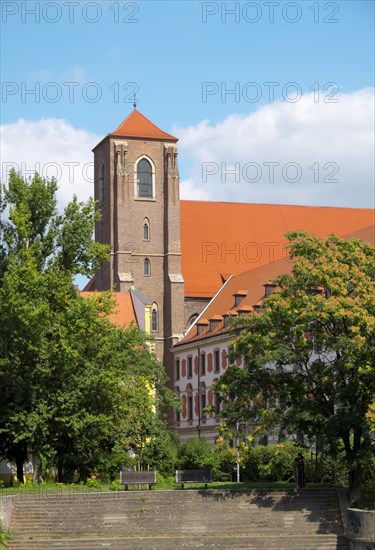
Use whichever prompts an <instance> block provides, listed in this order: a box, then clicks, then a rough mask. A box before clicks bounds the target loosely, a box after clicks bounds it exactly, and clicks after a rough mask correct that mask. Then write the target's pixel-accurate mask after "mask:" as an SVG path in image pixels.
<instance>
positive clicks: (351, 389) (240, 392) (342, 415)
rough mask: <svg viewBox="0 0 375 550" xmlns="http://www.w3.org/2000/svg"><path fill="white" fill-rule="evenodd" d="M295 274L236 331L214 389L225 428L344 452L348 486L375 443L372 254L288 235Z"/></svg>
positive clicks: (362, 246)
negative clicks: (221, 398) (245, 428)
mask: <svg viewBox="0 0 375 550" xmlns="http://www.w3.org/2000/svg"><path fill="white" fill-rule="evenodd" d="M288 238H289V240H290V245H289V250H290V255H291V258H292V260H293V263H291V273H289V274H285V275H281V276H280V277H278V279H277V280H276V283H277V290H276V292H274V293H273V294H271V295H270V296H269V297H268V298H266V299H265V300H264V304H263V305H264V308H263V312H262V313H261V314H254V315H251V316H250V317H249V318H248V319H244V318H241V319H238V320H237V321H235V322H234V323H233V328H234V333H235V336H236V338H235V340H234V343H233V348H232V354H231V355H232V356H231V359H232V360H233V362H234V359H235V358H236V357H240V356H242V357H243V358H244V364H245V367H244V368H239V367H236V366H235V365H234V364H232V365H231V366H230V367H229V368H228V369H227V371H226V373H225V374H224V376H222V377H221V379H220V381H219V383H218V384H217V391H218V392H221V393H222V394H224V395H225V396H226V408H225V411H224V413H223V415H225V416H226V417H227V420H228V422H229V424H232V425H235V424H236V422H238V421H243V422H244V423H245V422H248V423H249V425H253V426H256V429H257V430H258V432H259V433H261V432H262V431H263V433H264V432H266V433H267V432H268V431H272V430H274V429H275V428H276V427H278V428H281V429H282V430H283V431H284V433H289V434H296V433H302V434H304V435H305V436H306V437H307V439H308V440H313V441H318V442H319V444H320V445H321V446H322V445H329V446H330V454H331V455H332V456H335V455H336V454H337V453H338V451H339V448H340V445H341V446H343V448H344V450H345V460H346V462H347V465H348V468H349V471H350V485H351V487H354V486H356V485H357V486H358V483H359V481H360V479H361V478H364V476H365V475H366V474H365V472H366V460H365V457H368V456H369V454H371V452H372V453H373V443H372V442H371V438H370V437H369V433H370V431H371V429H372V424H371V419H372V413H371V411H372V405H373V402H374V389H375V369H374V364H373V358H374V342H375V324H374V315H375V291H374V285H375V267H374V266H375V251H374V249H373V248H372V247H371V246H369V245H368V244H366V243H364V242H362V241H359V240H355V239H354V240H341V239H339V238H337V237H335V236H330V238H329V239H328V240H324V239H319V238H316V237H314V236H312V235H308V234H306V233H301V232H295V233H291V234H289V235H288Z"/></svg>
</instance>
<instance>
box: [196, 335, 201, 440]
mask: <svg viewBox="0 0 375 550" xmlns="http://www.w3.org/2000/svg"><path fill="white" fill-rule="evenodd" d="M200 386H201V348H200V347H199V346H198V426H197V431H198V438H199V439H200V437H201V388H200Z"/></svg>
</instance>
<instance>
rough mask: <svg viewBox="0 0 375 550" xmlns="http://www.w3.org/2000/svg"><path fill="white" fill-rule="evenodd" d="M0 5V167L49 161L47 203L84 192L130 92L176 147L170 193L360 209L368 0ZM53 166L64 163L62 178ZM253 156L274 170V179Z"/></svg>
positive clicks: (369, 172) (370, 39) (369, 59)
mask: <svg viewBox="0 0 375 550" xmlns="http://www.w3.org/2000/svg"><path fill="white" fill-rule="evenodd" d="M76 4H78V6H77V5H76ZM1 10H2V11H1V17H2V38H1V46H2V53H1V78H2V99H1V124H2V132H1V133H2V141H1V156H2V160H3V162H5V163H7V164H6V165H7V166H8V165H9V164H11V163H13V164H14V165H15V166H17V167H20V168H21V171H22V164H24V168H25V170H26V171H27V172H28V173H30V172H31V171H32V170H33V168H34V167H39V166H42V169H41V171H42V172H43V166H47V165H49V164H51V163H55V164H56V165H59V166H60V167H62V168H63V170H62V174H58V178H59V184H60V201H61V204H65V203H66V202H67V201H68V200H69V198H70V197H71V195H72V193H73V192H75V193H77V194H78V195H79V196H80V197H82V198H86V197H87V196H88V195H90V194H92V181H91V180H90V178H87V177H85V176H84V177H83V176H82V175H83V174H85V170H86V165H87V163H89V162H90V161H91V160H92V155H91V149H92V147H93V146H94V145H95V144H96V143H97V142H98V141H99V140H100V139H101V138H102V137H103V136H104V135H105V134H107V133H108V132H109V131H112V130H113V129H115V128H116V127H117V126H118V125H119V124H120V122H121V121H122V120H123V119H124V118H125V117H126V116H127V115H128V113H129V112H130V111H131V109H132V102H131V100H130V98H129V95H130V94H131V92H132V91H134V90H137V97H138V99H139V109H140V110H141V111H142V112H143V113H144V114H145V115H146V116H148V117H149V118H150V119H151V120H152V121H153V122H155V123H156V124H157V125H158V126H160V127H161V128H162V129H164V130H166V131H169V132H172V133H174V134H175V135H177V136H178V137H179V138H180V141H179V149H180V171H181V193H182V197H183V198H191V199H206V200H218V199H219V200H237V201H238V200H241V201H254V202H273V203H275V202H276V203H277V202H279V203H293V204H320V205H325V204H326V205H335V206H356V207H368V206H371V205H372V204H373V199H374V194H373V189H374V188H373V176H374V174H373V146H374V143H373V118H372V117H373V86H374V69H373V67H374V31H373V21H374V3H373V2H372V1H367V0H354V1H351V0H344V1H340V0H336V1H324V0H320V1H313V0H302V1H299V2H289V1H285V0H279V1H274V2H272V1H271V2H270V1H268V2H267V1H264V2H263V1H252V2H251V1H250V2H246V1H245V0H242V1H241V2H239V1H237V2H233V1H228V2H223V1H220V2H216V1H210V2H200V1H197V0H194V1H157V0H153V1H148V0H141V1H139V2H127V1H115V0H101V1H100V0H98V1H96V2H90V1H86V0H79V2H77V1H59V2H53V1H49V0H43V1H39V2H38V1H32V0H28V1H8V0H3V1H2V3H1ZM271 11H272V12H273V15H271ZM267 83H273V84H272V85H270V84H267ZM124 87H125V89H124ZM271 89H273V91H274V96H273V97H271ZM30 90H35V91H34V93H28V91H30ZM230 90H235V93H232V94H231V93H230ZM96 99H97V100H96ZM124 100H125V102H124ZM65 161H67V162H71V163H77V164H79V166H80V169H79V171H77V172H75V173H74V177H70V176H69V177H68V176H67V174H66V170H65V168H66V167H65V168H64V166H63V165H65ZM265 163H268V164H267V166H268V165H269V163H278V165H277V170H276V175H275V178H270V173H269V169H268V168H267V169H266V166H265ZM249 164H250V165H251V168H250V170H248V166H249ZM289 165H291V166H292V167H291V171H289V172H288V171H287V170H284V168H285V167H287V168H288V167H289ZM254 166H255V168H254ZM293 166H294V167H295V166H297V172H298V170H299V171H300V177H299V178H298V177H297V176H298V173H297V175H296V178H293V174H294V173H293V169H294V168H293ZM259 167H260V168H261V169H262V172H261V177H260V178H258V177H257V170H258V172H259ZM298 167H300V168H298ZM64 170H65V171H64ZM230 170H232V171H237V172H238V174H237V172H236V175H235V176H233V178H232V180H230V177H229V176H228V174H227V171H230ZM254 170H255V171H254ZM336 172H337V173H338V174H339V177H336ZM6 173H7V168H6V169H3V170H2V178H3V179H6ZM46 173H47V172H46ZM50 173H51V172H48V174H50ZM288 174H289V175H288ZM332 174H333V175H332ZM44 175H45V174H44ZM237 176H238V177H237ZM294 179H295V180H296V181H294Z"/></svg>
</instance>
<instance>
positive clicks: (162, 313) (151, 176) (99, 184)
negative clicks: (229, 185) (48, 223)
mask: <svg viewBox="0 0 375 550" xmlns="http://www.w3.org/2000/svg"><path fill="white" fill-rule="evenodd" d="M177 141H178V140H177V138H175V137H174V136H172V135H170V134H167V133H166V132H163V131H162V130H160V129H159V128H158V127H157V126H155V125H154V124H153V123H152V122H151V121H150V120H148V119H147V118H146V117H145V116H143V115H142V114H141V113H140V112H139V111H138V110H137V109H136V108H134V110H133V111H132V113H131V114H130V115H129V116H128V117H127V118H126V119H125V120H124V122H122V124H120V126H119V127H118V128H117V129H116V130H115V131H114V132H112V133H110V134H108V135H107V136H106V137H105V138H104V139H103V140H102V141H101V142H100V143H99V144H98V145H97V146H96V147H95V148H94V149H93V152H94V164H95V199H96V200H97V201H98V205H99V208H100V210H101V212H102V219H101V221H100V222H98V223H97V225H96V230H95V232H96V240H97V241H98V242H100V243H105V244H109V245H110V247H111V258H110V261H109V262H107V263H106V264H104V265H103V266H102V268H101V270H100V271H98V272H97V273H96V275H95V289H96V290H98V291H102V290H108V289H111V288H112V289H114V290H115V291H117V292H126V291H128V290H130V289H136V290H138V291H140V292H141V293H142V294H143V295H144V296H145V297H146V298H147V301H148V302H150V303H151V304H152V313H151V333H152V336H153V338H154V341H155V351H156V354H157V356H158V358H159V359H160V360H161V361H163V363H164V365H165V367H166V369H167V373H168V375H169V377H170V380H171V383H172V382H173V362H172V357H171V354H170V353H169V350H170V348H171V347H172V346H173V344H175V343H176V342H177V340H178V338H179V337H180V336H181V334H182V332H183V330H184V281H183V278H182V275H181V246H180V199H179V172H178V163H177Z"/></svg>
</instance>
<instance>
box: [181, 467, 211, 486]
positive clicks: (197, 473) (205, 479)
mask: <svg viewBox="0 0 375 550" xmlns="http://www.w3.org/2000/svg"><path fill="white" fill-rule="evenodd" d="M212 481H213V480H212V470H176V483H181V489H183V488H184V483H204V486H205V488H206V489H207V483H212Z"/></svg>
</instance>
